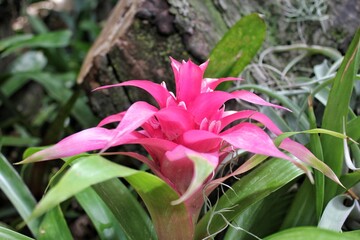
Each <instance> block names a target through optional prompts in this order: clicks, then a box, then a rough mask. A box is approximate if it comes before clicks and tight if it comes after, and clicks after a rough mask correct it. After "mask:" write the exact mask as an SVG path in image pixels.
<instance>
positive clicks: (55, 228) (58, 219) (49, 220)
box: [39, 206, 73, 240]
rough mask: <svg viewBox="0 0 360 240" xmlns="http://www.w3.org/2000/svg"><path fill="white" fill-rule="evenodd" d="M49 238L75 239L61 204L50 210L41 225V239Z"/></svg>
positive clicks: (60, 239)
mask: <svg viewBox="0 0 360 240" xmlns="http://www.w3.org/2000/svg"><path fill="white" fill-rule="evenodd" d="M47 239H59V240H71V239H73V237H72V235H71V233H70V230H69V227H68V225H67V224H66V221H65V219H64V215H63V214H62V211H61V209H60V207H59V206H56V207H54V208H53V209H51V210H50V211H48V212H47V213H46V215H45V217H44V219H43V221H42V223H41V225H40V229H39V240H47Z"/></svg>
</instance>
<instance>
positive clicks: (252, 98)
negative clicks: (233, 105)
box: [231, 90, 291, 112]
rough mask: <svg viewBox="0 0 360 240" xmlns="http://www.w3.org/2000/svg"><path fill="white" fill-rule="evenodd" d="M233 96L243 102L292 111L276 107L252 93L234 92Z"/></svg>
mask: <svg viewBox="0 0 360 240" xmlns="http://www.w3.org/2000/svg"><path fill="white" fill-rule="evenodd" d="M231 94H233V95H234V96H235V97H236V98H239V99H241V100H244V101H247V102H250V103H254V104H258V105H263V106H269V107H275V108H281V109H284V110H287V111H290V112H291V110H290V109H288V108H285V107H282V106H279V105H276V104H272V103H269V102H267V101H265V100H264V99H262V98H261V97H259V96H258V95H256V94H255V93H252V92H249V91H245V90H240V91H235V92H232V93H231Z"/></svg>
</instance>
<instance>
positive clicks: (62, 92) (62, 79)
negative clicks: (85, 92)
mask: <svg viewBox="0 0 360 240" xmlns="http://www.w3.org/2000/svg"><path fill="white" fill-rule="evenodd" d="M75 77H76V76H75V73H73V72H67V73H63V74H53V73H49V72H21V73H17V74H15V75H13V76H12V77H10V78H9V79H8V80H7V81H6V82H5V84H4V85H3V87H4V91H5V92H6V95H7V96H10V95H11V94H13V93H14V92H15V91H17V90H18V89H19V88H21V87H22V86H23V85H24V84H26V83H27V82H28V81H30V80H34V81H36V82H37V83H39V84H40V85H41V86H43V87H44V89H45V90H46V92H47V94H48V95H49V96H50V97H51V98H52V99H54V100H56V101H57V102H59V103H61V104H66V101H67V100H68V99H70V97H71V95H72V90H71V89H70V87H71V86H72V85H73V84H74V81H75ZM71 115H72V116H74V117H75V118H76V120H78V121H79V123H81V125H82V126H83V127H84V128H87V127H91V126H94V125H96V122H95V117H94V115H93V114H92V112H91V110H90V108H89V106H88V104H87V102H86V100H85V98H83V97H79V98H78V100H77V101H76V103H75V106H74V107H73V108H72V110H71Z"/></svg>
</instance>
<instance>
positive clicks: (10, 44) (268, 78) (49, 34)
mask: <svg viewBox="0 0 360 240" xmlns="http://www.w3.org/2000/svg"><path fill="white" fill-rule="evenodd" d="M224 2H225V3H226V1H224ZM340 2H341V1H340ZM34 3H35V1H19V2H18V3H17V4H15V3H13V2H11V1H1V2H0V4H2V6H1V7H2V8H1V9H6V8H8V9H10V10H11V11H7V13H9V14H10V16H9V18H7V19H5V18H4V21H1V22H3V23H4V24H2V25H1V26H0V27H1V30H2V31H1V37H2V40H3V39H5V37H7V36H9V35H13V34H14V31H16V32H17V34H18V35H21V37H19V38H15V39H11V40H10V41H1V44H0V54H1V55H0V57H1V62H2V64H1V66H0V69H1V74H0V84H1V85H0V86H1V91H0V101H1V103H0V104H1V105H0V127H1V132H0V133H1V143H0V144H1V145H0V146H1V153H2V155H1V156H2V158H3V159H7V161H9V162H10V163H14V162H17V161H20V160H21V159H22V153H23V151H24V150H25V149H26V148H27V147H31V146H40V145H41V146H43V145H49V144H53V143H55V142H57V141H58V140H59V139H61V138H62V137H64V136H66V135H69V134H71V133H73V132H76V131H79V130H81V129H84V128H88V127H90V126H94V125H95V124H96V123H97V121H98V118H97V116H96V114H98V113H95V114H94V113H93V112H92V111H91V109H90V105H89V102H88V99H87V97H86V95H85V93H84V92H83V90H82V89H81V88H80V87H78V86H77V85H76V76H77V74H78V72H79V70H80V67H81V64H82V61H83V59H84V57H85V55H86V53H87V51H88V50H89V48H90V46H91V44H92V43H93V42H94V41H95V39H96V36H97V35H98V34H99V32H100V30H101V26H102V25H103V23H104V22H103V21H104V19H105V18H106V17H107V16H108V13H109V11H110V10H111V8H112V7H113V6H114V5H115V3H116V1H91V2H90V1H86V2H85V1H73V4H72V6H71V10H70V11H68V9H67V8H66V7H64V8H62V9H53V10H50V11H47V10H41V11H39V12H38V13H37V14H35V15H32V16H31V15H28V14H26V11H27V10H29V8H30V6H36V5H33V4H34ZM288 3H291V4H290V5H289V4H288ZM239 4H240V3H239ZM311 4H312V5H311ZM354 4H355V3H354V2H352V1H346V4H341V3H338V2H337V1H330V3H326V2H325V1H320V0H319V1H277V2H276V3H274V4H269V3H266V4H265V5H263V4H260V1H251V3H250V2H249V3H243V2H242V9H243V12H240V13H238V12H237V13H232V14H233V15H231V13H230V16H228V17H227V18H226V19H227V21H234V23H235V20H234V19H236V18H239V17H240V16H243V15H245V14H247V13H250V12H254V11H255V12H260V13H262V14H264V15H265V19H266V20H267V25H268V26H267V29H268V30H267V37H266V40H265V43H264V45H263V48H262V49H261V50H260V51H259V54H258V55H257V56H256V57H255V58H254V60H253V62H252V63H251V64H250V65H248V67H247V68H245V70H244V71H243V73H242V75H243V76H244V78H245V79H246V80H247V83H248V84H247V85H243V86H227V87H232V88H239V87H242V88H251V89H255V90H257V91H259V92H261V93H263V94H267V95H270V97H271V98H274V99H277V101H279V102H281V103H282V104H290V105H291V106H292V107H293V108H294V109H295V110H296V111H295V115H291V114H288V115H283V116H282V118H279V117H278V113H277V112H271V110H263V111H270V112H266V113H267V114H269V115H270V116H272V117H273V119H274V120H275V121H277V123H278V124H280V125H282V126H283V128H284V129H287V130H305V129H309V128H311V127H316V126H321V125H322V123H321V119H322V117H323V111H324V106H323V105H322V104H320V102H321V98H324V96H326V94H328V92H327V91H326V90H325V92H322V95H321V94H320V95H319V96H318V98H317V100H315V101H314V106H313V107H314V119H311V113H305V112H306V110H307V97H308V95H309V93H311V92H312V91H311V90H312V89H316V88H317V87H318V86H319V85H321V83H322V81H323V80H325V81H326V80H327V79H332V78H333V77H334V75H331V74H334V72H335V71H334V70H333V69H332V68H335V70H337V68H336V64H337V61H338V60H339V59H340V58H341V57H342V55H344V54H345V51H346V49H347V48H348V46H349V44H350V40H351V39H352V37H353V34H354V32H355V30H356V28H357V27H358V26H359V23H358V21H359V20H358V18H354V16H358V15H357V14H358V13H357V12H356V11H358V9H356V8H355V10H354V9H353V8H352V7H351V6H355V5H354ZM225 5H226V4H225ZM225 5H223V7H224V6H225ZM309 6H310V7H309ZM311 6H318V7H313V8H311ZM218 7H219V8H221V4H219V6H218ZM347 10H348V11H347ZM1 16H3V15H1ZM231 16H234V17H233V18H232V17H231ZM225 17H226V16H225V15H224V18H225ZM13 20H16V21H13ZM356 23H357V24H356ZM344 26H346V28H344ZM10 27H11V28H12V29H10ZM339 29H341V31H340V30H339ZM290 33H291V34H290ZM299 43H300V44H299ZM303 43H307V44H317V45H319V46H320V48H314V47H313V48H311V47H308V46H304V45H301V44H303ZM296 44H298V45H296ZM280 45H281V46H282V45H287V46H288V47H287V48H283V47H281V46H280ZM289 45H290V46H289ZM195 60H196V59H195ZM197 60H199V59H197ZM261 64H262V65H261ZM331 70H333V71H331ZM170 77H171V76H170ZM309 82H311V83H313V84H308V83H309ZM270 89H271V90H270ZM359 95H360V85H359V81H355V84H354V92H353V95H352V97H351V99H350V108H351V109H352V111H353V112H354V116H356V115H358V114H359V111H360V109H359V106H360V104H359ZM297 116H300V117H299V119H297ZM309 119H310V120H312V121H309ZM354 119H355V118H354ZM355 126H358V124H357V125H355ZM297 138H298V140H299V141H302V142H303V143H307V142H308V141H309V137H308V136H304V135H299V136H297ZM313 141H317V140H316V139H313ZM313 150H314V151H316V149H313ZM354 151H356V150H354ZM353 156H356V155H355V154H354V155H353ZM113 160H114V161H116V162H121V163H124V161H123V159H113ZM126 164H127V165H128V166H131V167H135V168H138V167H139V166H138V165H136V164H135V163H132V162H129V161H128V160H127V161H126ZM60 167H61V165H60V163H55V162H51V163H44V164H42V163H41V164H36V165H27V166H24V167H16V169H17V170H18V172H19V173H20V176H21V177H22V179H24V181H25V183H26V185H27V186H28V187H29V189H30V191H31V193H32V195H34V196H35V199H40V198H41V196H42V195H43V193H44V189H45V187H46V186H47V184H48V182H49V179H50V178H51V177H52V176H53V175H54V174H55V172H56V171H57V170H58V169H59V168H60ZM355 179H358V177H357V176H355ZM349 181H350V180H349ZM356 181H358V180H356ZM356 181H355V182H356ZM352 184H353V183H352ZM307 185H309V183H308V182H306V180H305V183H302V180H301V181H300V183H299V185H298V187H299V188H298V189H299V192H300V193H299V192H298V194H297V195H296V196H295V194H296V193H295V192H290V193H291V194H286V195H285V196H283V195H282V194H284V192H283V191H285V192H286V193H288V192H287V191H286V188H285V190H283V191H280V192H277V193H276V194H274V195H270V196H269V197H268V198H265V200H263V201H269V202H272V201H273V200H272V199H282V201H281V203H282V205H281V206H278V208H279V209H276V210H278V211H276V213H277V214H279V215H280V216H282V217H284V216H285V215H286V214H287V218H285V221H284V222H283V226H281V228H289V227H292V226H301V225H316V222H317V218H318V217H319V213H316V211H317V210H316V209H315V206H314V204H312V201H313V199H315V196H314V194H315V193H314V192H313V190H312V188H311V187H309V186H307ZM301 186H307V187H301ZM288 187H290V186H288ZM89 194H90V193H89ZM135 196H136V195H135ZM304 196H310V197H304ZM136 197H137V196H136ZM294 197H295V198H294ZM267 199H269V200H267ZM294 199H295V200H294ZM327 200H329V199H327ZM77 201H79V202H80V201H81V196H79V197H78V198H77ZM31 202H33V200H29V203H31ZM274 202H276V201H274ZM0 203H1V204H0V221H1V223H2V224H4V225H5V226H7V227H11V228H13V229H16V230H18V231H19V232H22V233H25V234H27V235H28V234H30V233H29V230H28V229H26V228H21V227H19V224H20V223H21V221H22V220H21V218H20V217H19V215H18V213H17V211H16V209H15V208H14V206H13V204H12V203H10V201H9V198H8V197H7V196H5V194H4V193H2V194H1V195H0ZM297 203H302V204H303V205H302V208H303V209H305V210H304V211H303V212H302V213H299V212H298V211H296V212H292V211H295V209H298V208H299V205H298V204H297ZM257 204H258V205H259V206H261V204H262V202H259V203H257ZM30 205H31V204H30ZM258 205H256V206H252V207H251V208H249V209H248V210H247V211H248V212H251V213H252V212H253V211H255V210H254V209H256V208H257V206H258ZM291 205H293V207H290V206H291ZM263 208H264V210H263V211H262V212H260V213H264V212H268V211H269V208H272V209H273V210H274V208H273V207H272V206H269V205H267V206H264V207H263ZM312 208H313V209H312ZM63 209H65V211H64V215H65V219H66V220H67V221H68V224H69V226H70V229H71V231H72V233H73V235H74V236H75V238H77V239H82V238H83V239H89V238H95V237H94V236H95V235H96V229H95V228H96V226H95V227H94V225H93V224H92V223H91V220H89V217H88V216H87V214H86V213H85V212H84V210H83V209H82V208H81V207H80V206H79V204H78V203H77V202H76V201H74V200H71V201H67V202H65V204H64V206H63ZM288 209H290V210H288ZM309 213H311V214H309ZM247 214H249V213H247ZM301 214H303V215H301ZM245 216H246V212H245V213H244V215H242V217H243V218H245ZM294 216H297V218H295V217H294ZM309 216H311V217H309ZM314 216H316V217H314ZM49 217H51V216H49ZM264 218H266V219H271V218H268V217H264V216H263V215H261V214H258V215H256V216H255V217H254V219H257V221H260V219H264ZM294 219H297V220H298V222H294ZM236 221H239V223H238V224H239V226H243V224H244V223H241V217H239V218H238V219H237V220H236ZM254 222H256V220H254ZM260 223H261V222H260ZM84 226H85V227H84ZM254 228H255V226H254V225H253V226H249V229H248V230H249V231H250V232H254V233H255V234H257V235H261V234H263V235H264V236H266V234H267V232H266V228H263V229H262V230H261V231H264V232H262V233H261V232H256V231H260V230H259V229H254ZM269 228H270V227H269ZM226 234H227V235H228V236H227V237H228V239H231V236H232V235H231V234H239V231H234V232H231V231H229V232H228V233H226ZM244 234H245V233H244ZM245 235H246V234H245ZM222 237H225V236H222ZM246 237H249V235H246Z"/></svg>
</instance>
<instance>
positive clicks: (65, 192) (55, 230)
mask: <svg viewBox="0 0 360 240" xmlns="http://www.w3.org/2000/svg"><path fill="white" fill-rule="evenodd" d="M33 21H34V23H33V25H32V26H33V28H34V29H35V32H36V33H35V34H25V33H24V34H19V35H16V36H15V37H11V38H8V39H4V40H1V41H0V53H1V55H0V57H5V56H6V55H9V54H13V53H17V54H16V56H17V57H16V59H15V60H14V61H13V62H12V64H11V66H10V67H9V69H8V72H7V73H6V74H3V75H1V76H0V78H1V79H0V80H1V82H0V84H1V91H0V96H1V105H0V106H1V107H3V108H6V109H7V110H8V111H9V113H11V114H9V116H7V117H6V118H4V119H3V117H2V119H1V120H0V124H1V129H4V130H2V136H1V142H0V144H1V146H2V152H3V153H4V154H1V155H0V189H1V190H2V192H3V193H4V194H5V196H6V198H7V199H9V201H10V202H11V203H12V206H13V207H14V209H15V210H16V212H17V213H18V214H19V216H20V217H21V219H22V220H20V221H21V223H20V224H15V223H14V224H7V225H4V226H0V238H9V239H31V237H34V238H36V239H66V240H67V239H73V236H72V232H71V231H70V228H69V224H68V218H69V216H70V215H71V202H73V201H76V202H77V203H78V205H79V206H80V207H81V208H82V209H83V210H84V212H85V213H86V215H87V217H88V218H89V219H90V221H91V223H92V225H93V227H94V229H95V231H96V235H97V237H98V239H104V240H106V239H134V240H138V239H158V238H160V237H159V236H157V235H156V231H155V229H157V228H165V230H162V232H163V233H164V232H165V233H167V234H168V235H167V236H170V237H171V239H181V236H180V235H176V234H179V232H181V231H179V224H181V223H182V222H183V221H184V219H182V218H185V217H186V214H185V206H184V204H178V205H171V204H170V203H171V202H172V201H174V200H176V199H177V197H178V196H177V194H176V193H175V192H174V191H173V190H172V189H171V188H170V187H169V186H168V185H166V184H165V183H164V182H163V181H162V180H160V179H159V178H157V177H156V176H154V175H152V174H149V173H147V172H144V171H141V170H135V169H131V168H128V167H124V166H121V165H118V164H116V163H113V162H111V161H109V160H107V159H105V158H104V157H102V156H99V155H80V156H76V157H72V158H68V159H63V160H64V162H65V163H64V165H63V166H62V167H61V169H60V170H59V171H58V172H56V173H55V174H54V175H53V176H52V177H51V179H50V183H49V186H50V187H49V191H48V192H46V194H45V197H44V198H43V199H42V200H41V201H40V202H37V200H35V198H34V197H33V194H32V192H31V191H30V190H29V188H28V186H27V184H25V182H24V179H23V176H20V175H19V174H18V172H17V171H16V170H15V168H14V166H12V165H11V163H10V162H9V161H8V159H9V157H10V156H7V155H6V153H8V150H7V149H9V148H10V147H13V148H14V147H24V146H26V147H29V146H36V145H41V144H46V143H47V142H54V141H55V139H58V138H59V136H61V135H62V134H63V133H64V131H71V130H72V129H73V128H76V127H80V128H86V127H90V126H93V125H94V121H95V117H94V116H93V115H92V113H91V111H90V109H89V107H88V104H87V102H86V98H85V97H84V96H83V95H82V93H81V91H80V90H78V89H77V87H76V86H75V80H74V79H75V76H76V73H77V71H78V69H79V66H80V65H79V63H80V60H79V59H74V58H76V57H78V58H81V55H82V54H84V52H86V50H87V49H88V46H87V47H85V48H83V45H84V44H86V43H84V42H83V41H82V40H81V37H80V36H77V35H79V34H80V33H81V32H84V31H88V30H89V29H87V27H86V26H87V24H90V23H86V24H85V23H84V24H82V25H81V24H80V26H82V27H83V28H81V27H80V29H77V30H73V31H69V30H65V31H48V30H47V29H46V28H45V26H44V24H43V23H42V22H41V21H40V20H39V19H33ZM91 24H93V23H92V22H91ZM75 25H76V24H74V25H73V26H75ZM265 31H266V27H265V23H264V22H263V20H262V19H261V18H260V17H259V16H258V15H256V14H252V15H249V16H246V17H243V18H242V19H241V20H240V21H239V22H238V23H237V24H235V25H234V27H233V28H231V29H230V30H229V31H228V32H227V33H226V34H225V36H224V37H223V38H222V39H221V41H220V42H219V43H218V44H217V46H216V47H215V48H214V50H213V51H212V53H211V54H210V59H211V61H210V64H209V67H208V68H209V70H208V71H209V73H208V74H209V75H210V73H211V76H213V77H223V76H228V75H239V74H241V73H242V75H243V76H245V79H250V80H251V79H253V82H251V81H250V83H246V82H245V81H244V82H242V83H241V84H240V85H238V86H228V85H222V86H221V87H222V88H226V89H229V88H232V89H252V90H254V91H256V92H258V93H262V94H263V95H265V96H269V97H270V98H271V99H276V100H277V101H278V102H279V103H281V104H282V105H283V106H285V107H287V108H289V109H290V110H292V112H291V113H286V114H282V115H280V114H279V113H278V112H276V111H275V110H273V109H271V108H266V109H262V111H264V112H265V113H266V114H267V115H268V116H270V117H271V118H272V120H273V121H274V122H276V123H277V124H278V125H279V126H281V127H282V129H283V130H284V131H288V132H291V131H297V132H296V133H292V134H294V135H295V137H297V138H298V140H299V141H302V142H303V143H304V144H306V145H307V147H308V148H309V149H311V151H312V152H313V153H314V154H315V155H316V156H317V157H318V158H319V159H321V160H323V161H324V162H325V163H326V164H327V165H328V166H330V167H331V168H332V169H333V171H334V172H335V173H336V174H337V176H338V177H339V178H340V180H341V182H342V183H343V184H344V185H345V186H346V188H348V189H351V188H352V190H349V191H346V190H344V189H343V188H342V187H340V186H338V185H336V184H334V183H333V182H332V181H331V180H329V179H327V178H325V177H324V176H323V175H322V174H321V173H319V172H316V171H315V172H314V184H312V183H311V182H310V180H309V179H308V178H306V177H304V174H303V172H302V171H301V170H299V169H298V168H297V167H295V166H294V165H293V164H291V163H289V162H286V161H284V160H280V159H273V160H271V161H266V162H264V163H262V164H261V165H259V166H258V167H256V168H255V169H254V170H252V171H251V172H249V173H247V174H246V175H245V176H241V178H236V179H234V180H233V181H232V182H231V183H229V185H223V186H222V188H221V189H220V190H222V191H219V196H218V198H216V199H215V200H214V199H209V201H208V204H206V206H204V211H203V213H202V216H201V217H200V220H199V222H198V223H197V225H196V229H195V236H194V239H213V238H215V237H217V238H218V239H269V240H282V239H344V240H345V239H349V240H350V239H354V240H355V239H358V238H359V236H360V227H359V226H360V225H359V224H360V212H359V211H358V209H359V203H358V200H357V199H356V195H357V194H359V192H357V188H356V186H357V185H358V183H359V182H360V171H358V170H357V169H356V167H357V166H360V165H359V163H360V149H359V145H358V144H357V143H356V142H358V141H359V139H360V118H359V116H358V112H357V111H358V110H359V109H358V106H359V102H358V101H359V89H358V86H359V84H358V83H359V79H360V78H359V74H358V70H359V64H360V49H359V48H360V31H357V33H356V34H355V36H354V38H353V41H352V43H351V45H350V46H349V47H348V50H347V52H346V54H345V56H342V54H340V53H339V52H337V51H336V50H335V49H330V48H326V47H322V46H306V45H300V46H299V45H296V46H277V47H273V48H271V49H268V50H265V51H264V52H263V53H262V54H260V59H259V61H258V63H257V64H255V65H254V64H251V63H250V60H251V59H253V58H254V57H255V56H256V53H257V51H258V50H259V48H260V47H261V44H262V42H263V40H264V37H265ZM295 50H296V51H301V52H302V54H301V55H300V56H299V57H298V58H296V59H294V60H293V61H291V62H290V63H289V65H288V66H286V67H285V69H284V70H283V71H279V70H277V69H273V68H270V69H271V77H272V78H273V79H277V81H278V82H277V83H278V84H277V87H275V88H270V87H269V86H266V85H264V84H257V83H256V79H255V78H253V77H252V76H250V75H249V76H248V75H247V74H248V73H249V71H250V69H255V70H256V71H258V73H261V74H264V73H265V71H266V70H268V69H269V66H268V65H267V64H265V63H264V57H265V56H266V54H268V53H269V52H286V51H295ZM314 54H316V55H322V56H324V61H323V63H321V64H319V65H316V66H314V69H313V71H312V75H308V76H295V77H294V78H293V79H294V82H292V84H291V85H290V84H289V82H288V81H286V78H287V77H288V73H289V72H291V69H293V68H294V67H296V65H297V64H299V62H300V61H302V60H304V59H305V58H306V57H308V56H309V55H314ZM74 56H76V57H74ZM59 62H60V64H59ZM266 73H267V74H269V72H266ZM289 78H290V77H289ZM30 82H35V83H36V84H39V85H40V86H41V87H42V88H43V89H44V91H45V92H46V94H45V96H44V98H42V99H41V100H39V101H41V106H42V108H41V110H40V111H38V112H37V113H36V114H35V116H34V117H33V120H32V121H27V120H26V119H24V118H23V117H22V115H21V114H22V113H21V112H20V111H18V110H16V107H15V106H14V105H13V103H12V96H14V95H15V94H17V93H18V92H19V91H21V90H22V89H23V88H24V87H25V86H26V84H29V83H30ZM11 109H12V110H11ZM68 119H70V120H71V121H70V123H68ZM74 122H75V123H74ZM67 124H68V125H67ZM74 126H76V127H74ZM44 127H46V131H45V133H48V134H55V135H53V136H48V135H47V134H45V137H46V136H48V138H49V139H46V140H45V139H42V138H43V136H44V135H41V131H44V129H42V128H44ZM9 129H11V130H9ZM308 129H314V130H312V131H307V130H308ZM330 131H332V132H331V133H332V134H331V135H330V134H327V133H329V132H330ZM13 132H16V134H13ZM306 132H307V133H310V134H305V133H306ZM333 132H337V133H340V134H343V135H346V136H347V138H345V139H341V138H338V137H334V136H333V135H336V134H333ZM38 150H39V149H38V148H29V149H28V150H27V151H26V152H25V154H24V157H26V156H29V155H30V154H32V153H34V152H35V151H38ZM254 158H259V159H260V158H261V156H254ZM259 161H262V160H259ZM350 163H352V164H353V165H354V166H351V164H350ZM23 169H26V166H24V167H23ZM46 174H47V175H48V176H49V175H50V173H49V172H47V173H46ZM118 178H123V179H124V180H125V181H126V182H127V183H126V184H124V183H123V182H122V181H120V180H119V179H118ZM230 185H231V186H230ZM353 187H354V188H353ZM138 197H140V198H141V199H142V201H139V198H138ZM6 210H8V209H4V208H1V209H0V219H4V218H6V217H7V216H8V215H10V214H12V213H9V212H7V211H6ZM11 210H13V209H11ZM148 213H150V215H151V217H150V216H149V214H148ZM0 221H2V220H0ZM16 223H19V221H18V222H16ZM25 225H26V226H27V228H28V229H29V230H30V233H29V234H27V236H26V234H22V233H21V232H23V231H22V228H23V227H24V226H25ZM182 231H186V230H184V229H182ZM29 236H31V237H29Z"/></svg>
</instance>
